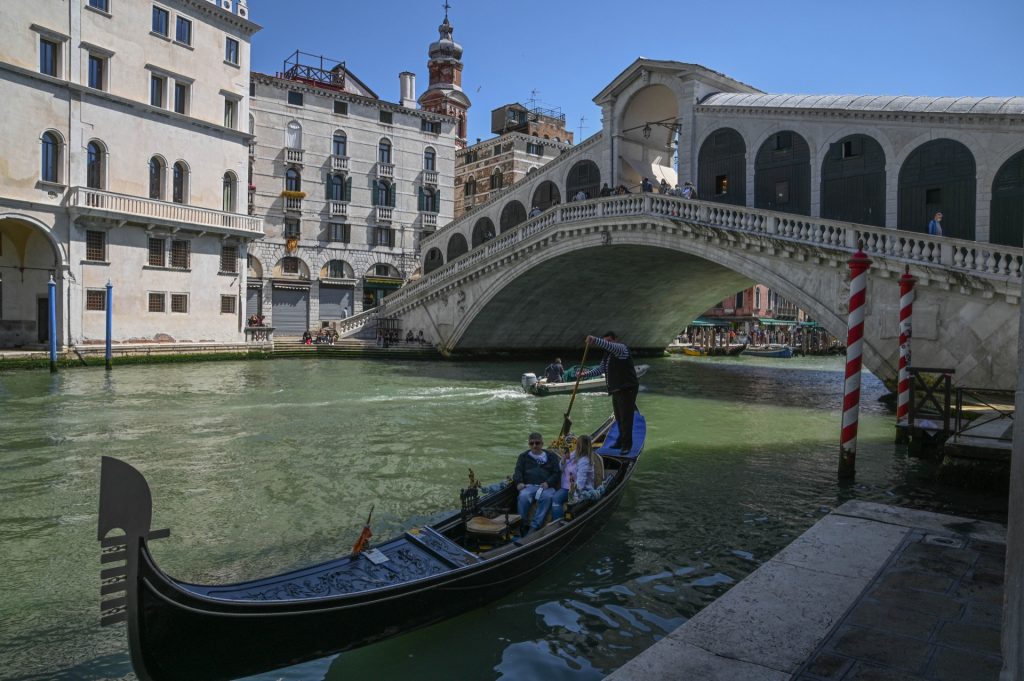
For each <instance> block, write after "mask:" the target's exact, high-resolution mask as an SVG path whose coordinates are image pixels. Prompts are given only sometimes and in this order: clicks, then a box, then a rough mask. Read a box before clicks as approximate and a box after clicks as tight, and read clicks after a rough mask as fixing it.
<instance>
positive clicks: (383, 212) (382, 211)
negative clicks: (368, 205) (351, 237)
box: [375, 206, 395, 224]
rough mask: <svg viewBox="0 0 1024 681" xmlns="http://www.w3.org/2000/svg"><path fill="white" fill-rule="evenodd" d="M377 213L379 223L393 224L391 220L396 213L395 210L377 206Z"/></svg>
mask: <svg viewBox="0 0 1024 681" xmlns="http://www.w3.org/2000/svg"><path fill="white" fill-rule="evenodd" d="M375 211H376V213H375V217H376V219H377V222H379V223H387V224H391V219H392V216H393V215H394V212H395V209H394V208H392V207H390V206H376V207H375Z"/></svg>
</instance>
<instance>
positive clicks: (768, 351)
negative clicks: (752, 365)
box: [743, 344, 793, 359]
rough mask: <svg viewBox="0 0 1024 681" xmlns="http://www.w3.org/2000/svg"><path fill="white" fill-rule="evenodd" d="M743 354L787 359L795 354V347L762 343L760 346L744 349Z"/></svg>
mask: <svg viewBox="0 0 1024 681" xmlns="http://www.w3.org/2000/svg"><path fill="white" fill-rule="evenodd" d="M743 354H744V355H749V356H750V357H778V358H783V359H787V358H789V357H792V356H793V348H791V347H789V346H788V345H776V344H772V345H761V346H758V347H748V348H747V349H746V350H744V351H743Z"/></svg>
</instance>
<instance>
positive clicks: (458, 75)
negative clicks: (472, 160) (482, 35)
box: [418, 2, 472, 149]
mask: <svg viewBox="0 0 1024 681" xmlns="http://www.w3.org/2000/svg"><path fill="white" fill-rule="evenodd" d="M448 7H449V5H448V3H447V2H446V3H445V10H444V22H443V23H442V24H441V25H440V26H439V27H438V32H439V33H440V38H439V39H438V41H437V42H435V43H432V44H431V45H430V52H429V56H430V60H429V61H428V62H427V69H428V70H429V71H430V85H429V86H428V87H427V89H426V90H425V91H424V92H423V94H422V95H420V97H419V100H418V101H419V105H420V108H421V109H423V110H424V111H433V112H434V113H440V114H444V115H446V116H452V117H453V118H455V119H457V120H458V123H457V124H456V128H455V137H456V143H455V144H456V147H458V148H459V149H464V148H465V147H466V112H467V111H468V110H469V107H470V106H472V104H470V101H469V97H467V96H466V93H465V92H463V91H462V45H459V44H458V43H457V42H455V41H454V40H452V32H453V30H454V29H452V25H451V23H449V22H448Z"/></svg>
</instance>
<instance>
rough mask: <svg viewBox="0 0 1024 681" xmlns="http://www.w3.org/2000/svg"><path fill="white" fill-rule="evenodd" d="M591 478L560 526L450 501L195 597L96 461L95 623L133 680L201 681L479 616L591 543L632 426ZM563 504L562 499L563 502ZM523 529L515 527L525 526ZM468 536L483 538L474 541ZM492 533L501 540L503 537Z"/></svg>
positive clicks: (120, 470) (113, 468) (614, 488)
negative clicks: (454, 506) (381, 533)
mask: <svg viewBox="0 0 1024 681" xmlns="http://www.w3.org/2000/svg"><path fill="white" fill-rule="evenodd" d="M593 435H594V442H595V446H598V445H600V446H601V448H600V449H599V450H598V454H600V461H601V462H603V466H604V471H603V472H602V473H601V474H600V477H599V479H602V480H603V482H602V483H601V485H600V486H599V487H598V489H597V490H589V491H587V492H583V493H581V494H579V495H578V496H577V497H576V499H575V503H570V504H569V505H568V508H567V514H566V517H565V518H563V519H560V520H558V521H554V522H549V523H548V524H547V525H545V526H544V527H542V528H541V529H540V530H537V531H535V532H531V533H529V534H528V535H527V536H526V537H521V536H520V535H519V534H518V532H516V530H515V527H514V525H513V521H512V514H513V513H515V510H516V508H515V506H516V497H517V492H516V490H515V488H514V487H513V486H512V485H510V484H508V483H503V484H498V485H495V486H493V487H492V488H487V489H485V490H483V491H478V489H477V487H475V486H473V485H472V484H471V485H470V486H469V487H467V488H466V489H464V490H462V493H461V494H460V498H461V501H462V503H461V508H460V509H459V510H457V511H454V512H452V513H451V514H450V515H447V516H446V517H445V518H444V519H442V520H440V521H439V522H436V523H434V524H432V525H428V526H423V527H418V528H413V529H410V530H408V531H406V532H405V533H403V534H402V535H401V536H398V537H394V538H392V539H390V540H388V541H386V542H383V543H381V544H378V545H376V546H374V547H373V548H372V549H370V550H368V551H363V552H361V553H355V554H349V553H346V554H345V555H342V556H340V557H338V558H336V559H334V560H331V561H327V562H325V563H321V564H318V565H312V566H309V567H304V568H301V569H297V570H293V571H291V572H286V573H284V574H280V575H274V576H272V577H266V578H263V579H256V580H251V581H246V582H240V583H235V584H217V585H200V584H189V583H186V582H182V581H179V580H176V579H174V578H172V577H170V576H169V575H167V574H166V573H164V572H163V571H162V570H161V569H160V567H159V566H158V565H157V563H156V560H155V559H154V558H153V555H152V554H151V553H150V550H149V543H150V542H151V541H153V540H155V539H160V538H162V537H166V536H168V535H169V534H170V531H169V530H153V529H151V519H152V497H151V494H150V489H149V485H148V483H147V482H146V480H145V478H144V477H143V475H142V474H141V473H140V472H139V471H137V470H136V469H135V468H133V467H132V466H130V465H129V464H127V463H125V462H123V461H120V460H118V459H114V458H111V457H103V460H102V472H101V480H100V509H99V528H98V532H97V536H98V539H99V541H100V544H101V558H100V562H101V564H102V565H103V569H102V570H101V573H100V577H101V586H100V593H101V610H102V613H103V614H102V616H101V624H102V625H104V626H106V625H110V624H116V623H118V622H127V633H128V646H129V650H130V653H131V660H132V665H133V667H134V668H135V673H136V675H137V676H138V677H139V679H140V680H142V681H169V680H172V679H187V680H188V681H214V680H217V679H233V678H238V677H240V676H248V675H252V674H258V673H262V672H267V671H271V670H274V669H278V668H281V667H286V666H289V665H294V664H298V663H300V662H304V661H307V660H312V659H316V658H320V657H324V656H327V655H332V654H335V653H339V652H342V651H346V650H351V649H354V648H357V647H359V646H364V645H367V644H370V643H374V642H376V641H381V640H383V639H386V638H389V637H391V636H395V635H398V634H401V633H404V632H407V631H410V630H413V629H416V628H420V627H424V626H427V625H430V624H434V623H436V622H440V621H442V620H444V619H447V618H449V617H453V616H455V615H458V614H460V613H463V612H466V611H468V610H471V609H473V608H476V607H479V606H482V605H484V604H486V603H488V602H490V601H493V600H495V599H497V598H500V597H501V596H504V595H505V594H508V593H510V592H512V591H514V590H515V589H517V588H519V587H520V586H522V585H523V584H525V583H526V582H528V581H530V580H532V579H534V578H535V577H537V576H538V575H539V574H541V573H543V572H544V571H546V570H547V569H548V568H549V566H550V565H551V563H552V562H553V561H555V560H557V559H559V558H561V557H563V556H565V555H567V554H570V553H571V552H572V551H573V550H574V549H575V548H576V547H577V546H579V545H580V544H581V543H583V542H584V541H586V540H587V539H588V538H589V537H591V536H592V535H593V534H594V533H595V532H597V530H598V529H599V528H600V526H601V525H602V523H603V521H605V520H606V519H607V517H608V515H609V513H610V512H611V511H612V509H613V508H614V507H615V506H616V505H617V504H618V502H619V500H620V498H621V496H622V493H623V490H624V489H625V487H626V483H627V482H628V481H629V479H630V477H631V476H632V473H633V470H634V468H635V466H636V464H637V460H638V457H639V455H640V452H641V451H642V449H643V445H644V440H645V436H646V423H645V421H644V418H643V416H642V415H640V414H639V413H637V414H636V419H635V422H634V428H633V443H634V446H633V449H632V450H631V451H629V452H626V453H623V452H621V451H619V450H617V449H612V448H611V447H613V446H614V444H615V443H616V442H617V439H618V430H617V425H616V424H615V422H614V421H613V420H612V419H608V420H607V421H606V422H605V423H604V424H602V426H601V427H600V428H598V429H597V430H596V431H595V432H594V434H593ZM572 501H573V500H570V502H572ZM524 520H525V519H524ZM480 523H483V524H484V525H487V524H489V525H491V526H497V527H498V528H499V531H498V532H497V533H496V535H494V534H491V535H486V534H475V533H474V528H478V527H479V525H480ZM502 530H505V531H502Z"/></svg>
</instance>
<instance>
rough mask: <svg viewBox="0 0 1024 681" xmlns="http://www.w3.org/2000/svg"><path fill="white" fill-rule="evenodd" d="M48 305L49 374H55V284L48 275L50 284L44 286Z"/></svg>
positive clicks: (51, 276)
mask: <svg viewBox="0 0 1024 681" xmlns="http://www.w3.org/2000/svg"><path fill="white" fill-rule="evenodd" d="M46 288H47V295H48V297H49V303H50V315H49V317H50V373H51V374H55V373H57V282H55V281H54V280H53V275H50V283H48V284H47V285H46Z"/></svg>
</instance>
